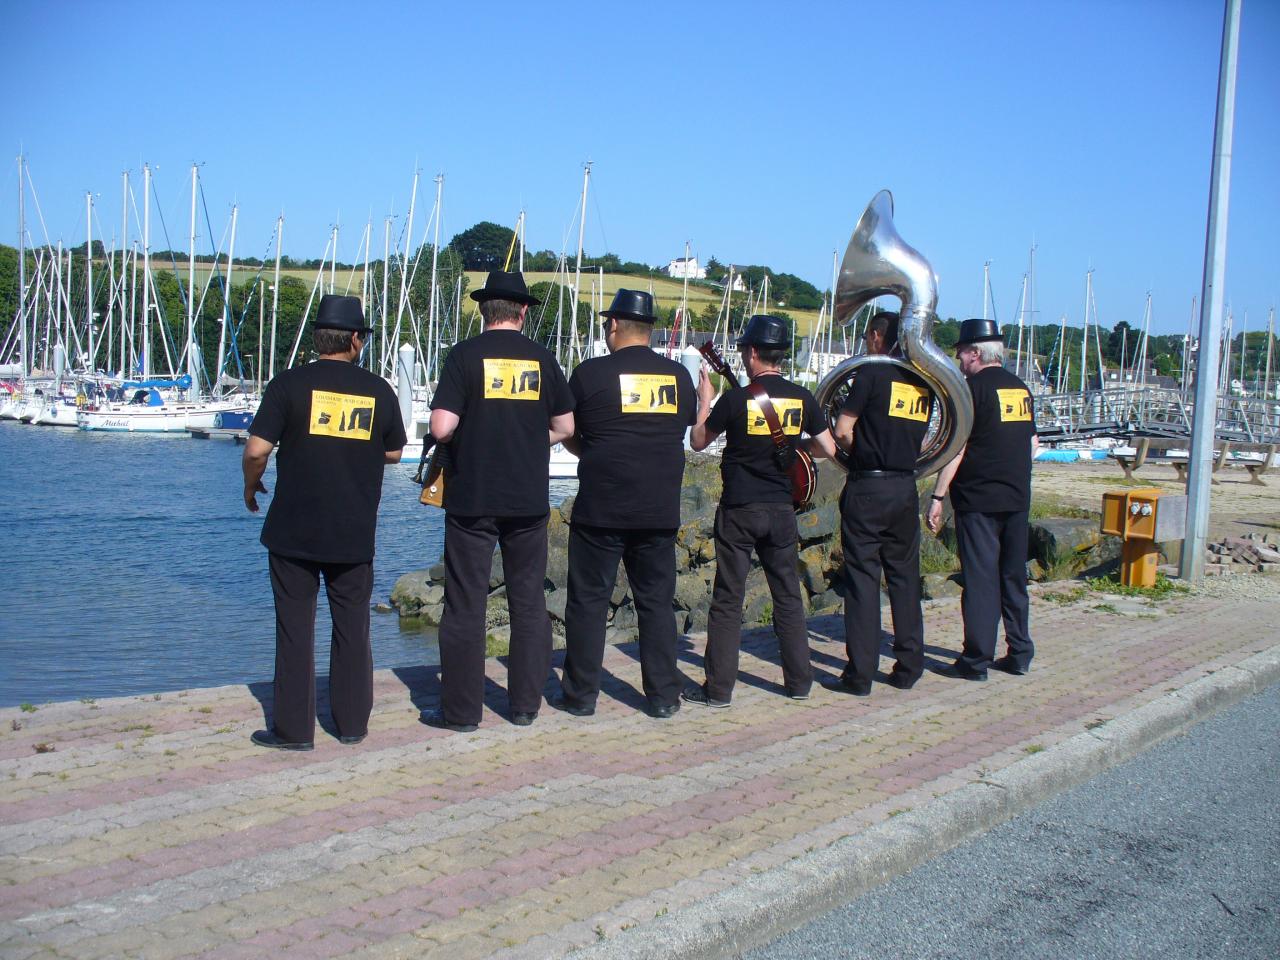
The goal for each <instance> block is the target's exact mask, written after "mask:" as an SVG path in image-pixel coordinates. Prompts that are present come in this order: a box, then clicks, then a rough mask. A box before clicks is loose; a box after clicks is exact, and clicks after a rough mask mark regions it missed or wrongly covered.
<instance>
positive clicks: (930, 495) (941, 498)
mask: <svg viewBox="0 0 1280 960" xmlns="http://www.w3.org/2000/svg"><path fill="white" fill-rule="evenodd" d="M929 499H930V500H937V501H938V502H939V503H941V502H942V501H943V500H945V499H947V498H946V497H940V496H938V495H937V494H936V493H931V494H929Z"/></svg>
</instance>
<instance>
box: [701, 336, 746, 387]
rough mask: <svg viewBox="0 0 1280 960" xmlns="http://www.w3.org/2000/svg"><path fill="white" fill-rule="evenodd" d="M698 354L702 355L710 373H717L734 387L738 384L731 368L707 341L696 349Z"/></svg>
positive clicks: (736, 376)
mask: <svg viewBox="0 0 1280 960" xmlns="http://www.w3.org/2000/svg"><path fill="white" fill-rule="evenodd" d="M698 352H699V353H701V354H702V357H703V359H704V360H706V361H707V366H709V367H710V368H711V369H712V371H714V372H715V373H718V374H719V375H720V376H722V377H724V378H725V379H726V380H728V381H729V382H730V383H732V384H734V385H735V386H736V385H737V384H738V375H737V374H736V373H734V372H733V367H731V366H729V363H728V361H727V360H725V358H724V357H723V356H721V355H720V351H719V350H717V349H716V345H715V344H714V343H712V342H711V341H709V340H708V341H707V342H706V343H704V344H703V345H702V346H700V347H699V348H698Z"/></svg>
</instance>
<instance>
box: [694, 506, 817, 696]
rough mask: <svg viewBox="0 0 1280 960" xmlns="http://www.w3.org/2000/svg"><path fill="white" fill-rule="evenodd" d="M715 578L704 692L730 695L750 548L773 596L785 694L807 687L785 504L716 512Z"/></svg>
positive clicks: (804, 628)
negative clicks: (757, 560) (756, 557)
mask: <svg viewBox="0 0 1280 960" xmlns="http://www.w3.org/2000/svg"><path fill="white" fill-rule="evenodd" d="M715 535H716V581H715V585H714V586H713V587H712V590H711V612H710V614H709V615H708V617H707V654H706V670H707V694H708V695H709V696H710V697H712V699H715V700H726V701H727V700H730V699H731V698H732V696H733V685H734V684H735V683H736V682H737V679H738V652H739V649H740V648H741V646H742V601H743V597H744V595H745V593H746V584H747V574H748V573H749V572H750V570H751V552H752V551H753V550H754V551H755V552H756V555H757V556H759V557H760V566H761V567H763V568H764V575H765V579H766V580H767V581H768V583H769V593H770V594H772V596H773V632H774V633H775V634H777V637H778V646H779V652H780V653H781V659H782V682H783V685H784V686H785V687H786V690H787V693H788V694H805V693H808V692H809V688H810V687H811V686H813V666H812V664H810V663H809V627H808V624H807V623H806V622H805V616H804V597H803V594H802V593H801V592H800V573H799V569H798V563H797V557H796V555H797V552H798V551H797V539H798V538H797V535H796V515H795V511H794V510H792V508H791V505H790V504H789V503H753V504H747V505H744V506H738V507H720V508H719V509H718V510H717V511H716V527H715Z"/></svg>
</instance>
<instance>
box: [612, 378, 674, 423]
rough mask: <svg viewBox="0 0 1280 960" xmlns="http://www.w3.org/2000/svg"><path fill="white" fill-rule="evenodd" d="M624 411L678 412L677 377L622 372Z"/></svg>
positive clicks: (620, 382)
mask: <svg viewBox="0 0 1280 960" xmlns="http://www.w3.org/2000/svg"><path fill="white" fill-rule="evenodd" d="M618 390H619V392H620V393H621V395H622V396H621V399H622V412H623V413H676V412H677V411H678V410H679V405H678V404H677V402H676V378H675V377H673V376H668V375H666V374H656V373H620V374H618Z"/></svg>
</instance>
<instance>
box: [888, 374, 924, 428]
mask: <svg viewBox="0 0 1280 960" xmlns="http://www.w3.org/2000/svg"><path fill="white" fill-rule="evenodd" d="M889 416H891V417H900V418H902V419H903V420H921V421H923V420H928V419H929V389H928V387H917V386H914V385H912V384H910V383H902V382H901V381H899V380H894V381H892V382H891V383H890V392H889Z"/></svg>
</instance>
